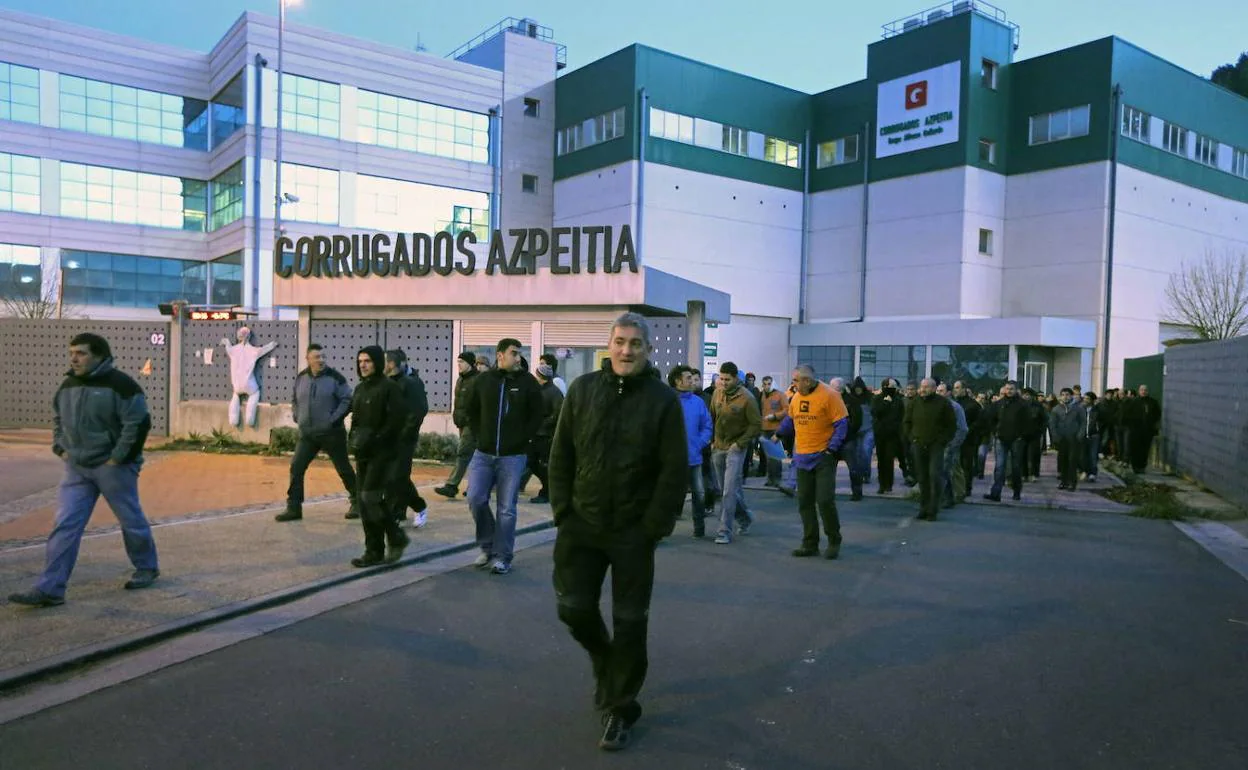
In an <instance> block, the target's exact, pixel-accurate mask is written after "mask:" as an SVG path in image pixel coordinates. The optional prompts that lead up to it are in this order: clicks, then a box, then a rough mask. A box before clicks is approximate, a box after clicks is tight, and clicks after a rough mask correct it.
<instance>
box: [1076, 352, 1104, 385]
mask: <svg viewBox="0 0 1248 770" xmlns="http://www.w3.org/2000/svg"><path fill="white" fill-rule="evenodd" d="M1093 360H1094V359H1093V357H1092V348H1082V349H1081V350H1080V351H1079V387H1081V388H1083V392H1084V393H1087V392H1088V391H1089V390H1092V383H1093V379H1092V362H1093ZM1098 395H1104V394H1103V393H1101V394H1098Z"/></svg>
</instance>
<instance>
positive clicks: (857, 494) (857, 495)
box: [849, 489, 862, 500]
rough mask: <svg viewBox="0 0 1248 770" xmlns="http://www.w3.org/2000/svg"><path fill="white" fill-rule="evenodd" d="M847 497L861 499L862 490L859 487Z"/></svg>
mask: <svg viewBox="0 0 1248 770" xmlns="http://www.w3.org/2000/svg"><path fill="white" fill-rule="evenodd" d="M849 499H850V500H861V499H862V490H861V489H859V490H858V491H856V492H854V493H853V494H851V495H850V496H849Z"/></svg>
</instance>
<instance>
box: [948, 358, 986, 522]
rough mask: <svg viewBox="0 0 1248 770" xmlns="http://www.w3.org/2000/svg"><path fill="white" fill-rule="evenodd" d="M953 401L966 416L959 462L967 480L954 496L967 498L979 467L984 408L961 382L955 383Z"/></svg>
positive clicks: (955, 491)
mask: <svg viewBox="0 0 1248 770" xmlns="http://www.w3.org/2000/svg"><path fill="white" fill-rule="evenodd" d="M953 400H954V401H957V402H958V406H960V407H962V413H963V414H965V415H966V439H965V440H963V442H962V448H961V450H959V452H958V462H959V464H960V465H961V466H962V475H963V476H964V477H965V479H966V484H965V486H964V488H962V489H960V490H958V489H955V490H954V496H955V497H966V496H967V495H969V494H971V487H972V485H973V483H974V479H975V470H976V466H977V465H978V458H977V456H976V453H977V452H978V451H979V445H980V443H981V442H980V440H981V438H982V437H983V435H984V434H983V429H984V428H983V426H982V425H980V424H979V418H980V417H981V416H982V415H983V411H984V408H983V407H982V406H980V405H979V402H978V401H976V400H975V394H974V393H972V392H971V391H970V389H969V388H967V387H966V383H964V382H962V381H961V380H958V381H957V382H955V383H953Z"/></svg>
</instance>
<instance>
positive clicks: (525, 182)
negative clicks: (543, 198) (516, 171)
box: [520, 173, 539, 195]
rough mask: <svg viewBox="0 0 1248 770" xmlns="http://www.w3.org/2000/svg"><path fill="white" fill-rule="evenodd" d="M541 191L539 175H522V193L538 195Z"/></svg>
mask: <svg viewBox="0 0 1248 770" xmlns="http://www.w3.org/2000/svg"><path fill="white" fill-rule="evenodd" d="M538 190H539V180H538V178H537V174H523V173H522V174H520V192H523V193H528V194H529V195H536V194H537V192H538Z"/></svg>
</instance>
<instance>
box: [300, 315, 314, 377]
mask: <svg viewBox="0 0 1248 770" xmlns="http://www.w3.org/2000/svg"><path fill="white" fill-rule="evenodd" d="M298 323H299V332H298V335H299V350H297V351H295V355H296V357H297V359H298V360H300V361H301V360H302V359H303V352H304V351H305V350H307V349H308V345H311V344H312V343H313V342H316V340H314V339H312V310H311V309H310V308H307V307H301V308H299V321H298ZM302 367H303V364H296V368H302Z"/></svg>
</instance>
